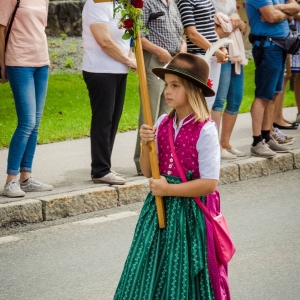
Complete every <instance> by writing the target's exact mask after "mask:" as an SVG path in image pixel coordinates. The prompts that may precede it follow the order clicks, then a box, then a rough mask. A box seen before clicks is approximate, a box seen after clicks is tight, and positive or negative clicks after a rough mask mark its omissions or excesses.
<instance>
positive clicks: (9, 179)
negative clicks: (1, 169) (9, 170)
mask: <svg viewBox="0 0 300 300" xmlns="http://www.w3.org/2000/svg"><path fill="white" fill-rule="evenodd" d="M15 179H17V175H7V178H6V184H8V183H9V182H11V181H13V180H15Z"/></svg>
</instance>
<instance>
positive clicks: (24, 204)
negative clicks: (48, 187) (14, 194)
mask: <svg viewBox="0 0 300 300" xmlns="http://www.w3.org/2000/svg"><path fill="white" fill-rule="evenodd" d="M41 221H43V216H42V203H41V201H39V200H36V199H26V200H21V201H18V202H11V203H4V204H1V206H0V226H2V225H5V224H7V223H11V222H26V223H34V222H41Z"/></svg>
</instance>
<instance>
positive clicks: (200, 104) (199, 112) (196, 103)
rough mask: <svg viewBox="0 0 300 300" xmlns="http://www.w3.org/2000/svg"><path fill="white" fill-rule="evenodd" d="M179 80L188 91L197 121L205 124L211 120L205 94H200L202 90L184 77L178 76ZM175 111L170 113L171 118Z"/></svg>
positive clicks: (188, 97)
mask: <svg viewBox="0 0 300 300" xmlns="http://www.w3.org/2000/svg"><path fill="white" fill-rule="evenodd" d="M178 79H179V81H180V82H181V83H182V85H183V86H184V88H185V90H186V93H187V99H188V102H189V104H190V106H191V107H192V109H193V111H194V115H195V121H200V122H204V121H206V120H207V119H209V118H210V112H209V109H208V106H207V102H206V100H205V97H204V95H203V93H202V92H200V88H199V87H198V86H196V85H195V84H193V83H192V82H190V81H187V80H186V79H184V78H182V77H179V76H178ZM175 111H176V109H175V108H174V109H172V110H171V112H170V113H169V116H170V117H173V116H174V114H175Z"/></svg>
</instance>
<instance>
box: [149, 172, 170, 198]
mask: <svg viewBox="0 0 300 300" xmlns="http://www.w3.org/2000/svg"><path fill="white" fill-rule="evenodd" d="M149 182H150V190H151V192H152V195H153V196H157V197H164V196H168V189H169V183H168V181H167V179H166V178H165V177H164V176H161V177H160V179H149Z"/></svg>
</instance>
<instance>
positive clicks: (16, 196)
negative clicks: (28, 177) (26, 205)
mask: <svg viewBox="0 0 300 300" xmlns="http://www.w3.org/2000/svg"><path fill="white" fill-rule="evenodd" d="M2 195H3V196H5V197H8V198H21V197H24V196H25V193H24V194H23V193H22V194H21V193H20V194H14V195H9V194H6V193H3V194H2Z"/></svg>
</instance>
